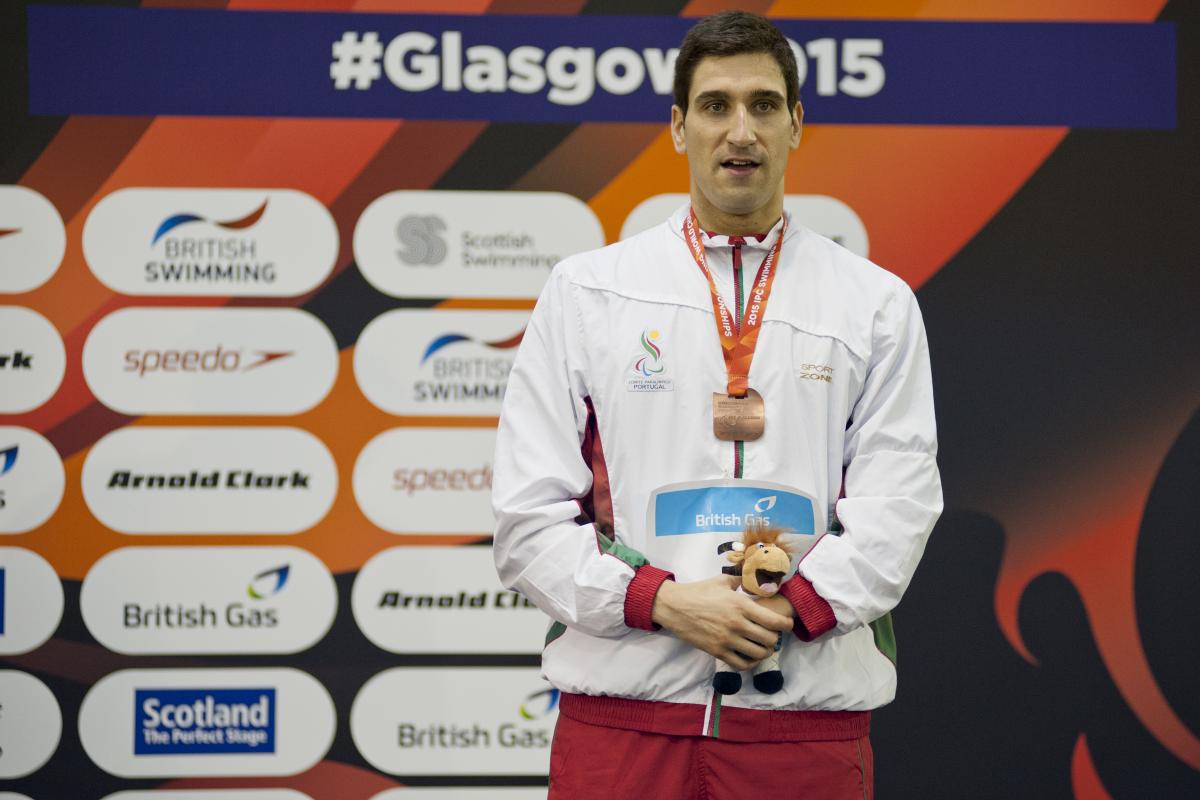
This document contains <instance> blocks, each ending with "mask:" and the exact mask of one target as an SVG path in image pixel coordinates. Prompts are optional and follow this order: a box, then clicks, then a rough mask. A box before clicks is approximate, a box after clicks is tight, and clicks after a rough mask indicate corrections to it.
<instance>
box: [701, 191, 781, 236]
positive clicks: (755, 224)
mask: <svg viewBox="0 0 1200 800" xmlns="http://www.w3.org/2000/svg"><path fill="white" fill-rule="evenodd" d="M692 210H693V211H695V212H696V221H697V222H699V223H700V227H701V229H703V230H706V231H709V232H711V233H717V234H721V235H723V236H751V235H754V234H760V233H766V232H767V231H769V230H771V228H774V227H775V223H776V222H779V218H780V217H781V216H782V215H783V198H780V201H779V202H778V203H770V204H768V205H766V206H764V207H763V208H760V209H757V210H755V211H752V212H750V213H749V214H728V213H726V212H724V211H721V210H720V209H718V208H714V207H713V206H711V205H709V204H707V203H705V202H704V201H703V199H699V198H697V197H696V196H695V195H694V194H693V195H692Z"/></svg>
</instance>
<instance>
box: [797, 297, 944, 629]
mask: <svg viewBox="0 0 1200 800" xmlns="http://www.w3.org/2000/svg"><path fill="white" fill-rule="evenodd" d="M843 465H844V468H845V475H844V479H843V491H844V495H845V496H844V497H843V498H842V499H841V500H839V501H838V503H837V517H838V520H839V521H840V523H841V525H842V527H843V529H844V531H843V532H842V534H841V535H833V534H826V535H825V536H823V537H822V538H821V539H820V541H818V542H817V543H816V544H815V545H814V546H813V547H812V549H811V550H809V552H808V553H807V554H806V555H805V557H804V558H803V559H801V561H800V565H799V567H798V568H797V574H796V576H795V577H794V578H792V579H791V580H790V581H789V582H788V584H789V585H786V586H785V590H786V594H787V596H788V598H789V599H790V600H791V601H792V605H793V606H794V607H795V608H796V612H797V614H796V617H797V622H796V633H797V635H798V636H800V637H801V638H802V639H806V640H808V639H813V638H816V637H817V636H820V635H822V634H824V633H826V632H828V631H829V630H834V631H835V632H837V633H846V632H848V631H851V630H854V629H855V628H858V627H860V626H862V625H867V624H869V623H871V622H874V621H875V620H877V619H879V618H880V617H882V616H883V615H884V614H886V613H888V612H889V611H891V609H892V608H893V607H894V606H895V605H896V604H897V603H899V602H900V597H901V596H902V595H903V594H904V590H905V589H906V588H907V587H908V583H909V581H910V580H911V579H912V576H913V572H914V571H915V570H916V568H917V562H918V561H919V560H920V558H921V554H922V553H923V552H924V550H925V542H926V539H927V538H928V537H929V533H930V531H931V530H932V529H933V525H934V523H935V522H937V519H938V516H939V515H940V514H941V512H942V488H941V479H940V477H939V475H938V468H937V431H936V427H935V423H934V413H933V386H932V382H931V378H930V370H929V348H928V344H927V342H926V339H925V328H924V325H923V323H922V321H921V313H920V310H919V309H918V307H917V301H916V298H915V297H914V296H913V294H912V291H911V290H910V289H909V288H908V287H907V286H906V285H899V286H897V288H896V290H895V291H894V292H893V293H892V294H891V295H890V297H889V299H888V300H887V302H886V303H885V304H884V306H883V308H881V309H880V310H879V311H878V312H877V313H876V316H875V328H874V331H873V335H872V351H871V356H870V361H869V364H868V366H867V372H866V377H865V379H864V385H863V390H862V393H861V395H860V396H859V398H858V401H857V403H856V404H855V406H854V410H853V412H852V416H851V419H850V423H849V426H848V428H847V430H846V439H845V451H844V453H843Z"/></svg>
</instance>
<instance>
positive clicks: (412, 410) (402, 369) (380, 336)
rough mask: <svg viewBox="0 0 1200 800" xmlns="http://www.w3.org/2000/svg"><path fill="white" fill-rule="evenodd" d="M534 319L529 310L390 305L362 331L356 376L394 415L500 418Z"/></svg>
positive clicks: (370, 395)
mask: <svg viewBox="0 0 1200 800" xmlns="http://www.w3.org/2000/svg"><path fill="white" fill-rule="evenodd" d="M528 322H529V313H528V312H525V311H461V310H425V309H396V310H393V311H388V312H386V313H384V314H382V315H381V316H379V317H376V318H375V319H374V320H372V321H371V322H370V323H368V324H367V327H366V328H364V329H363V332H362V335H361V336H360V337H359V340H358V345H357V346H356V347H355V349H354V375H355V377H356V378H357V379H358V385H359V388H361V389H362V391H363V394H364V395H366V397H367V399H368V400H370V401H371V402H372V403H373V404H375V405H376V406H378V407H379V408H381V409H383V410H384V411H387V412H389V413H391V414H403V415H412V416H488V417H492V416H498V415H499V414H500V404H501V401H502V400H503V399H504V391H505V389H506V387H507V385H508V373H509V370H511V369H512V364H513V359H514V358H515V355H516V348H517V345H519V344H520V342H521V338H522V337H523V336H524V332H525V326H526V325H527V324H528ZM431 332H436V333H433V335H432V336H431Z"/></svg>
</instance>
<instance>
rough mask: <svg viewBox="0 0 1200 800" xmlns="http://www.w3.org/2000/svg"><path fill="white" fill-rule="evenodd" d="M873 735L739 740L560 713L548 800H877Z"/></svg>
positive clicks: (555, 736) (551, 763)
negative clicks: (606, 723) (638, 727)
mask: <svg viewBox="0 0 1200 800" xmlns="http://www.w3.org/2000/svg"><path fill="white" fill-rule="evenodd" d="M874 772H875V768H874V761H873V755H872V753H871V742H870V739H869V738H868V737H867V736H862V737H860V738H857V739H845V740H835V741H802V742H735V741H723V740H721V739H714V738H712V737H708V736H672V735H668V734H661V733H644V732H642V731H635V730H626V729H623V728H610V727H602V726H599V725H593V724H591V723H588V722H581V721H579V720H574V719H570V718H569V717H565V716H562V715H560V716H559V718H558V725H557V727H556V728H555V730H554V743H553V745H552V747H551V750H550V797H549V800H626V799H627V798H633V799H635V800H745V799H746V798H756V797H758V798H777V799H778V800H792V798H800V799H803V800H872V798H873V797H874V791H873V783H874Z"/></svg>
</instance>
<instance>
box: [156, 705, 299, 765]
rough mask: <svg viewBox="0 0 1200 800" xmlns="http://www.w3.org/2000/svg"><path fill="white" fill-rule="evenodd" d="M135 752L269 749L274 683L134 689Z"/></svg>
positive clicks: (271, 749)
mask: <svg viewBox="0 0 1200 800" xmlns="http://www.w3.org/2000/svg"><path fill="white" fill-rule="evenodd" d="M133 752H134V755H139V756H155V755H216V754H224V753H274V752H275V690H274V689H138V690H137V691H136V692H134V726H133Z"/></svg>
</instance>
